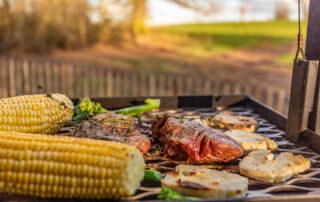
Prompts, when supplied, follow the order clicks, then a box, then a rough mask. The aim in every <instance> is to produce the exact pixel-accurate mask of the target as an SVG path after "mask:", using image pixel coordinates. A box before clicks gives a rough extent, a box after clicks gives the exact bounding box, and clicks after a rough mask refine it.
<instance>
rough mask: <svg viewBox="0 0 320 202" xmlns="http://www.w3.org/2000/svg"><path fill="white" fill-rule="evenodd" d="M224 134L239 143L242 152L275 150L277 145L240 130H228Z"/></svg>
mask: <svg viewBox="0 0 320 202" xmlns="http://www.w3.org/2000/svg"><path fill="white" fill-rule="evenodd" d="M225 134H227V135H229V136H230V137H232V138H233V139H235V140H236V141H237V142H239V143H240V145H241V147H242V148H243V150H244V151H246V152H249V151H253V150H258V149H265V150H271V151H273V150H277V149H278V145H277V144H276V142H275V141H274V140H271V139H270V138H268V137H264V136H262V135H259V134H257V133H249V132H246V131H242V130H229V131H226V132H225Z"/></svg>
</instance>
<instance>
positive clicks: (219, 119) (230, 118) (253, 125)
mask: <svg viewBox="0 0 320 202" xmlns="http://www.w3.org/2000/svg"><path fill="white" fill-rule="evenodd" d="M206 122H207V125H209V126H211V127H213V128H220V129H229V130H231V129H237V130H243V131H247V132H255V131H256V129H257V127H258V122H257V121H256V120H255V119H254V118H251V117H246V116H241V115H236V114H234V113H233V112H230V111H225V112H222V113H219V114H217V115H215V116H213V117H209V118H207V120H206Z"/></svg>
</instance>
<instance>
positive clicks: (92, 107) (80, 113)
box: [72, 98, 108, 121]
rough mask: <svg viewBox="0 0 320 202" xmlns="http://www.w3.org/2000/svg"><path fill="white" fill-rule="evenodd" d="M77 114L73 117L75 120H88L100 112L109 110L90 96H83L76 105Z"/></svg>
mask: <svg viewBox="0 0 320 202" xmlns="http://www.w3.org/2000/svg"><path fill="white" fill-rule="evenodd" d="M74 111H75V114H74V116H73V118H72V120H74V121H80V120H86V119H88V118H91V117H93V116H95V115H98V114H103V113H105V112H107V111H108V110H106V109H105V108H103V107H102V106H101V105H100V103H95V102H92V101H91V100H90V99H89V98H83V99H81V100H80V103H79V104H78V105H77V106H76V107H75V110H74Z"/></svg>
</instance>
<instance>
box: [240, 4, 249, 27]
mask: <svg viewBox="0 0 320 202" xmlns="http://www.w3.org/2000/svg"><path fill="white" fill-rule="evenodd" d="M248 11H249V3H248V1H247V0H241V6H240V21H241V22H244V21H245V20H246V15H247V13H248Z"/></svg>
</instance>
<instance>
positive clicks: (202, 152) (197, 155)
mask: <svg viewBox="0 0 320 202" xmlns="http://www.w3.org/2000/svg"><path fill="white" fill-rule="evenodd" d="M151 129H152V136H153V138H154V139H155V140H158V141H159V142H160V143H161V144H162V145H163V146H164V156H168V157H171V158H173V159H176V160H187V161H189V162H193V163H208V162H227V161H230V160H233V159H236V158H238V157H240V156H242V155H243V150H242V148H241V146H240V144H239V143H238V142H236V141H235V140H233V139H232V138H230V137H229V136H227V135H226V134H224V132H222V131H219V130H216V129H213V128H210V127H207V126H202V125H201V124H200V123H198V122H196V121H183V122H182V121H181V120H178V119H176V118H173V117H169V118H164V117H162V118H156V119H154V120H153V122H152V126H151Z"/></svg>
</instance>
